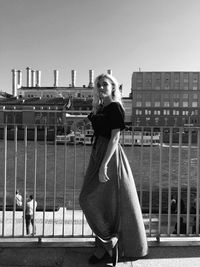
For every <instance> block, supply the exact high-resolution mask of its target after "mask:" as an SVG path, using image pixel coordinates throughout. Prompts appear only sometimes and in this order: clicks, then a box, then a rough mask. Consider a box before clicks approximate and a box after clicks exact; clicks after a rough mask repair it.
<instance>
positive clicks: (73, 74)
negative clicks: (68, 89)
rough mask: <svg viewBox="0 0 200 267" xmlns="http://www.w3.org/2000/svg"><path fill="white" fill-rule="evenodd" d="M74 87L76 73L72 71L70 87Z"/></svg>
mask: <svg viewBox="0 0 200 267" xmlns="http://www.w3.org/2000/svg"><path fill="white" fill-rule="evenodd" d="M75 86H76V71H75V70H72V87H75Z"/></svg>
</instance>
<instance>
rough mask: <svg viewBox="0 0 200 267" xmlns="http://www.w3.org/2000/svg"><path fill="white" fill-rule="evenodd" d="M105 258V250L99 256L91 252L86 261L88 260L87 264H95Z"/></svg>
mask: <svg viewBox="0 0 200 267" xmlns="http://www.w3.org/2000/svg"><path fill="white" fill-rule="evenodd" d="M106 258H107V253H106V252H105V254H104V255H103V256H102V257H101V258H98V257H97V256H96V255H94V254H93V255H92V256H91V257H90V258H89V260H88V262H89V264H97V263H99V262H101V261H102V260H104V259H106Z"/></svg>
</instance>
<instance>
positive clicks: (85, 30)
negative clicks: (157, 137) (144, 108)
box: [0, 0, 200, 96]
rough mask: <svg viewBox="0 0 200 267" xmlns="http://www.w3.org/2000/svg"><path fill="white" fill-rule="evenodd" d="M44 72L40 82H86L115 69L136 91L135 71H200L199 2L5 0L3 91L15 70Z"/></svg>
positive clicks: (1, 7)
mask: <svg viewBox="0 0 200 267" xmlns="http://www.w3.org/2000/svg"><path fill="white" fill-rule="evenodd" d="M28 66H29V67H30V68H32V69H35V70H41V71H42V76H41V85H42V86H52V85H53V70H54V69H58V70H59V86H66V85H68V84H70V83H71V70H72V69H74V70H76V71H77V82H76V85H77V86H82V85H83V84H86V85H88V81H89V69H93V70H94V75H95V76H96V75H98V74H100V73H102V72H106V71H107V70H108V69H112V71H113V75H114V76H115V77H116V78H117V79H118V81H119V83H122V84H123V95H124V96H127V95H128V94H129V93H130V89H131V76H132V73H133V72H134V71H138V70H139V68H141V70H142V71H200V1H199V0H0V85H1V86H0V90H2V91H6V92H10V93H11V91H12V89H11V88H12V76H11V69H13V68H15V69H17V70H22V72H23V85H24V86H25V85H26V72H25V69H26V67H28Z"/></svg>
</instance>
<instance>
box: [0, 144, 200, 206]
mask: <svg viewBox="0 0 200 267" xmlns="http://www.w3.org/2000/svg"><path fill="white" fill-rule="evenodd" d="M14 147H15V143H14V141H8V150H7V184H6V186H7V204H9V205H10V204H12V203H13V197H14V170H15V167H14V159H15V157H14V156H15V152H14ZM17 150H18V152H17V188H18V189H19V190H20V191H21V193H22V194H23V192H24V189H25V187H26V191H27V194H28V195H29V194H31V193H33V191H34V177H35V168H34V162H35V155H34V154H35V147H34V142H33V141H28V145H27V163H26V164H27V171H26V173H25V169H24V166H25V146H24V142H23V141H18V142H17ZM124 150H125V152H126V155H127V157H128V159H129V162H130V166H131V168H132V172H133V175H134V179H135V183H136V187H137V189H138V191H139V190H140V188H141V186H142V189H143V191H144V193H143V203H142V204H143V207H147V206H148V205H149V204H148V203H149V190H150V187H151V188H152V191H153V196H152V201H153V208H154V207H158V191H159V186H160V185H161V186H162V189H163V206H165V207H167V189H168V186H169V175H170V176H171V188H172V190H173V192H175V193H176V191H177V187H178V173H179V170H178V162H179V156H180V158H181V159H180V160H181V169H180V177H181V180H180V185H181V188H182V194H183V198H184V200H185V201H186V188H187V185H188V162H190V164H191V165H190V167H191V172H190V176H189V180H190V187H191V188H192V194H191V198H194V197H195V191H196V189H195V188H196V186H197V148H196V147H192V148H191V149H190V153H191V156H190V159H188V155H189V154H188V152H189V149H188V147H187V146H184V147H183V148H182V149H181V153H180V155H179V149H178V146H177V147H176V146H175V147H172V154H171V170H170V171H169V147H167V146H166V147H163V148H162V161H161V164H162V165H161V168H160V147H159V146H155V147H153V148H152V150H151V148H150V147H143V148H141V147H124ZM0 151H1V155H0V162H1V164H0V174H1V176H0V198H1V203H2V197H3V188H4V165H5V164H4V162H5V161H4V142H3V141H2V140H1V141H0ZM90 153H91V146H81V145H77V146H76V148H75V147H74V146H73V145H68V146H66V159H65V156H64V155H65V146H64V145H58V146H57V147H55V146H54V143H53V142H49V143H47V146H46V161H45V144H44V142H43V141H41V142H38V143H37V172H36V192H37V194H36V197H37V201H38V205H39V206H43V204H44V201H46V205H47V206H52V205H53V200H54V199H55V204H56V205H58V206H68V207H70V206H73V202H74V200H75V203H76V205H77V203H78V194H79V192H80V189H81V186H82V183H83V177H84V173H85V169H86V167H87V164H88V161H89V156H90ZM75 158H76V160H75ZM64 162H65V163H64ZM150 163H152V168H151V167H150ZM45 164H46V165H45ZM65 164H66V175H65ZM45 166H46V170H45ZM75 167H76V171H74V168H75ZM160 170H161V173H160ZM25 175H26V177H27V178H26V183H24V177H25ZM45 177H46V179H45ZM65 177H66V180H65ZM159 177H161V181H159ZM150 179H152V180H151V181H152V182H151V183H150ZM65 184H66V187H65ZM45 188H46V197H45V195H44V189H45ZM73 188H75V193H74V194H73ZM64 194H65V197H66V200H65V203H64V200H63V199H64Z"/></svg>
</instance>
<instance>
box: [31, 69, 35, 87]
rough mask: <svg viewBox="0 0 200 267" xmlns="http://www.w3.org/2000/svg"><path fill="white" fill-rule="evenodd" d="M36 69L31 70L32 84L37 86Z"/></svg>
mask: <svg viewBox="0 0 200 267" xmlns="http://www.w3.org/2000/svg"><path fill="white" fill-rule="evenodd" d="M35 84H36V82H35V70H31V86H32V87H35Z"/></svg>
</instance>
